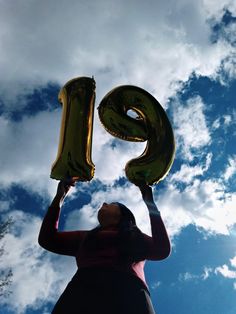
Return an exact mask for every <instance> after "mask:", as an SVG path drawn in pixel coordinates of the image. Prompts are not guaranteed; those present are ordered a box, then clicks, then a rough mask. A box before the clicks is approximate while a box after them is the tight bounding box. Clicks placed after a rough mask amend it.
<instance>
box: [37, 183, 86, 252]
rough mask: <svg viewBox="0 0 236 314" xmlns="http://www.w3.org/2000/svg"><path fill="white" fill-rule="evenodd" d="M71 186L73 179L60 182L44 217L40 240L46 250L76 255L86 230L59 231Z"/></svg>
mask: <svg viewBox="0 0 236 314" xmlns="http://www.w3.org/2000/svg"><path fill="white" fill-rule="evenodd" d="M71 186H74V182H73V181H72V180H69V179H68V180H62V181H60V182H59V184H58V188H57V193H56V196H55V197H54V199H53V201H52V203H51V205H50V206H49V208H48V211H47V213H46V215H45V217H44V219H43V222H42V225H41V229H40V232H39V237H38V242H39V244H40V245H41V246H42V247H43V248H44V249H46V250H48V251H51V252H54V253H57V254H63V255H71V256H76V253H77V251H78V247H79V245H80V243H81V241H82V240H83V238H84V236H85V235H86V233H87V232H86V231H65V232H60V231H58V224H59V217H60V208H61V206H62V203H63V201H64V198H65V197H66V195H67V193H68V191H69V189H70V188H71Z"/></svg>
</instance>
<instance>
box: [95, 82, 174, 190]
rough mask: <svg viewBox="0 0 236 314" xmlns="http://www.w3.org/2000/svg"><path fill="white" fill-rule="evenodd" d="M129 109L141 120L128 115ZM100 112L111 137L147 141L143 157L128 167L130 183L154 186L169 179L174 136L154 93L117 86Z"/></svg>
mask: <svg viewBox="0 0 236 314" xmlns="http://www.w3.org/2000/svg"><path fill="white" fill-rule="evenodd" d="M128 110H133V111H135V112H136V113H137V115H138V117H137V118H131V117H130V116H128V115H127V112H128ZM98 113H99V117H100V120H101V122H102V124H103V126H104V127H105V129H106V130H107V131H108V132H109V133H111V134H112V135H114V136H116V137H118V138H121V139H123V140H127V141H145V140H147V146H146V148H145V150H144V152H143V153H142V155H141V156H139V157H138V158H135V159H132V160H130V161H129V162H128V163H127V164H126V166H125V172H126V176H127V178H128V180H129V181H131V182H132V183H134V184H140V183H146V184H149V185H152V184H154V183H158V182H159V181H160V180H162V179H163V178H164V177H165V176H166V174H167V173H168V171H169V169H170V168H171V165H172V163H173V160H174V153H175V142H174V135H173V131H172V128H171V124H170V122H169V120H168V117H167V115H166V113H165V111H164V109H163V108H162V106H161V105H160V104H159V102H158V101H157V100H156V99H155V98H154V97H153V96H152V95H151V94H149V93H148V92H147V91H145V90H144V89H142V88H139V87H136V86H130V85H124V86H119V87H116V88H114V89H113V90H112V91H110V92H109V93H108V94H107V95H106V96H105V97H104V98H103V99H102V101H101V103H100V105H99V107H98Z"/></svg>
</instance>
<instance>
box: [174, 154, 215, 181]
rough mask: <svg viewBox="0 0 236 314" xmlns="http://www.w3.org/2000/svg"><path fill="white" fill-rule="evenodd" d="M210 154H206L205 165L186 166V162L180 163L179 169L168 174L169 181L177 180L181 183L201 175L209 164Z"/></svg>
mask: <svg viewBox="0 0 236 314" xmlns="http://www.w3.org/2000/svg"><path fill="white" fill-rule="evenodd" d="M211 159H212V154H210V153H209V154H207V156H206V162H205V165H204V164H203V165H197V166H188V165H186V164H183V165H181V168H180V170H179V171H177V172H175V173H174V174H173V175H171V176H170V178H169V180H170V181H177V182H183V183H188V184H189V183H190V182H192V181H193V179H194V178H195V177H197V176H202V175H203V174H204V172H206V171H207V170H208V168H209V166H210V164H211Z"/></svg>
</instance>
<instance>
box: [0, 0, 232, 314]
mask: <svg viewBox="0 0 236 314" xmlns="http://www.w3.org/2000/svg"><path fill="white" fill-rule="evenodd" d="M235 34H236V4H235V2H234V1H230V0H222V1H218V2H216V1H212V0H202V1H200V0H197V1H188V0H179V1H177V2H176V1H172V0H166V1H151V0H149V1H146V2H143V1H128V2H127V1H122V0H121V1H107V0H102V1H97V3H94V2H93V1H90V0H89V1H60V2H57V1H55V0H54V1H53V0H49V1H40V2H39V1H34V0H33V1H26V0H22V1H20V2H10V1H1V11H0V42H1V48H0V73H1V77H0V113H1V116H0V145H1V152H0V167H1V169H0V173H1V180H0V187H1V190H0V191H1V192H0V212H1V218H2V219H3V220H4V219H6V218H7V217H8V216H12V217H13V218H14V225H13V226H12V228H11V231H10V233H9V234H8V235H7V236H6V237H5V240H4V241H5V252H6V255H5V257H4V259H2V260H1V261H0V267H1V269H8V267H11V268H12V270H13V278H12V280H13V281H12V285H11V290H12V293H11V295H10V296H9V297H6V298H3V299H2V300H1V301H0V302H1V303H0V312H1V313H6V314H12V313H26V314H36V313H43V314H47V313H50V311H51V309H52V307H53V304H54V303H55V301H56V300H57V298H58V296H59V295H60V294H61V292H62V291H63V289H64V288H65V286H66V284H67V282H68V281H69V280H70V278H71V276H72V275H73V273H74V272H75V271H76V266H75V261H74V260H73V258H70V257H63V256H59V255H55V254H52V253H49V252H46V251H44V250H43V249H41V248H40V247H39V246H38V244H37V236H38V232H39V228H40V224H41V221H42V217H43V215H44V214H45V212H46V209H47V206H48V205H49V203H50V200H51V199H52V197H53V195H54V193H55V191H56V185H57V182H56V180H52V179H50V171H51V165H52V163H53V161H54V160H55V158H56V153H57V147H58V139H59V130H60V120H61V106H60V105H59V103H58V101H57V95H58V92H59V90H60V88H61V87H62V86H63V85H64V84H65V83H66V82H67V81H68V80H70V79H72V78H74V77H78V76H92V75H93V76H94V77H95V80H96V86H97V88H96V104H95V108H96V107H97V106H98V104H99V102H100V101H101V99H102V98H103V96H104V95H105V94H106V93H107V92H108V91H110V90H111V89H112V88H114V87H116V86H118V85H124V84H132V85H137V86H139V87H142V88H144V89H146V90H147V91H149V92H150V93H151V94H152V95H153V96H154V97H156V99H157V100H158V101H159V102H160V103H161V104H162V106H163V107H164V108H165V109H166V111H167V114H168V116H169V119H170V121H171V123H172V126H173V130H174V134H175V139H176V157H175V161H174V164H173V166H172V168H171V171H170V173H169V174H168V176H167V177H166V178H165V179H164V180H163V181H162V182H160V183H159V184H158V185H157V186H155V187H154V188H153V190H154V195H155V201H156V203H157V205H158V207H159V209H160V211H161V213H162V217H163V220H164V221H165V224H166V227H167V229H168V233H169V235H170V237H171V241H172V246H173V250H172V254H171V256H170V257H169V258H168V259H166V260H164V261H161V262H148V263H147V265H146V278H147V282H148V284H149V287H150V290H151V294H152V300H153V304H154V307H155V309H156V310H157V312H158V314H172V313H178V314H185V313H192V314H195V313H198V314H206V313H207V314H233V313H235V311H236V190H235V183H236V175H235V174H236V143H235V142H236V141H235V137H236V131H235V124H236V106H235V90H236V71H235V64H236V58H235V57H236V50H235V45H236V37H235ZM144 147H145V143H130V142H125V141H122V140H118V139H115V138H114V137H112V136H111V135H109V134H108V133H107V132H106V131H105V130H104V129H103V127H102V125H101V124H100V122H99V119H98V115H97V111H96V110H95V117H94V132H93V147H92V159H93V162H94V164H95V166H96V170H95V176H94V179H93V180H92V181H91V182H89V183H78V184H77V186H76V188H75V189H74V190H73V191H72V192H71V193H70V196H69V197H68V199H67V200H66V202H65V204H64V207H63V211H62V214H61V222H60V228H61V229H64V230H72V229H73V230H74V229H80V228H81V229H88V228H92V227H93V226H95V225H96V212H97V210H98V208H99V206H100V204H101V203H102V202H103V201H121V202H123V203H124V204H126V205H127V206H128V207H129V208H131V210H132V211H133V213H134V214H135V216H136V219H137V222H138V225H139V226H140V228H141V229H142V230H143V231H144V232H147V233H150V226H149V220H148V213H147V211H146V208H145V206H144V204H143V202H142V200H141V195H140V193H139V191H138V189H137V188H136V187H135V186H134V185H132V184H130V183H129V182H128V181H127V180H126V179H125V174H124V167H125V164H126V162H127V161H128V160H130V159H131V158H133V157H136V156H138V155H140V154H141V153H142V151H143V150H144Z"/></svg>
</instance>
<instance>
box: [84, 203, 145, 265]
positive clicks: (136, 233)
mask: <svg viewBox="0 0 236 314" xmlns="http://www.w3.org/2000/svg"><path fill="white" fill-rule="evenodd" d="M113 204H117V205H118V206H119V208H120V212H121V219H120V222H119V224H118V237H117V239H118V242H117V245H118V248H119V251H120V258H121V259H123V260H126V261H128V260H129V261H130V262H134V261H139V260H143V259H145V255H146V254H145V252H146V246H145V241H144V235H143V233H142V232H141V230H140V229H139V228H138V227H137V226H136V220H135V217H134V215H133V213H132V212H131V210H130V209H129V208H128V207H126V206H125V205H124V204H122V203H119V202H113ZM101 229H102V227H101V226H100V225H99V226H97V227H96V228H94V229H92V230H90V231H89V233H88V235H87V237H86V239H85V243H84V244H85V245H86V246H87V247H89V248H91V249H93V248H95V247H97V243H96V234H97V233H98V232H99V231H100V230H101Z"/></svg>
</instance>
